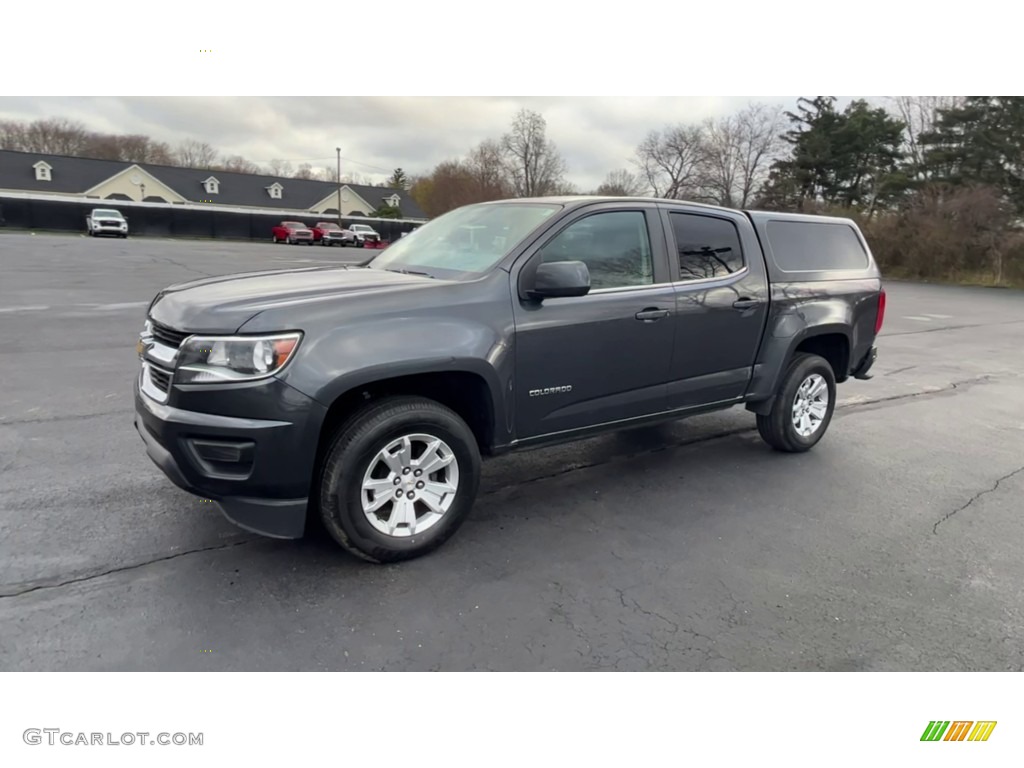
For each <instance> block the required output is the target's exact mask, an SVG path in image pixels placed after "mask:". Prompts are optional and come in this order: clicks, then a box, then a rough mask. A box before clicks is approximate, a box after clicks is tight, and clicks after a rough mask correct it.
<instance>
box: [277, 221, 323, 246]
mask: <svg viewBox="0 0 1024 768" xmlns="http://www.w3.org/2000/svg"><path fill="white" fill-rule="evenodd" d="M271 231H272V232H273V235H274V242H275V243H288V245H292V244H294V243H305V244H306V245H312V244H313V230H311V229H310V228H309V227H307V226H306V225H305V224H303V223H302V222H301V221H282V222H281V223H280V224H278V225H277V226H276V227H274V228H273V229H272V230H271Z"/></svg>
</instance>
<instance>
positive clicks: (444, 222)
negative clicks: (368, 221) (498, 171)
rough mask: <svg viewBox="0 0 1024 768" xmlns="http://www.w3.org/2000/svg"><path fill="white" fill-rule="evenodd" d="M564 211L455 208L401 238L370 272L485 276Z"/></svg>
mask: <svg viewBox="0 0 1024 768" xmlns="http://www.w3.org/2000/svg"><path fill="white" fill-rule="evenodd" d="M560 208H561V206H559V205H551V204H540V203H497V204H493V203H492V204H487V203H484V204H478V205H468V206H465V207H464V208H456V209H455V210H454V211H451V212H450V213H446V214H444V215H443V216H440V217H438V218H436V219H434V220H433V221H431V222H429V223H427V224H424V225H423V226H421V227H419V228H418V229H416V231H414V232H410V233H409V235H408V236H407V237H403V238H399V239H398V240H397V241H396V242H395V243H393V244H392V245H391V246H389V247H388V249H387V250H386V251H384V252H383V253H382V254H381V255H380V256H378V257H377V258H375V259H374V260H373V261H372V262H370V264H369V266H371V267H373V268H374V269H390V270H395V271H400V270H408V271H411V272H426V273H427V274H432V275H436V276H437V277H457V276H460V275H467V274H468V275H478V274H482V273H484V272H486V271H487V270H489V269H491V267H493V266H494V265H495V264H497V263H498V262H499V261H500V260H501V258H502V257H503V256H505V254H507V253H508V252H509V251H511V250H512V248H514V247H515V245H516V244H517V243H518V242H519V241H521V240H522V239H523V238H524V237H526V236H527V235H528V234H530V232H532V231H533V230H535V229H536V228H537V227H538V226H540V224H541V223H542V222H543V221H544V220H546V219H547V218H548V217H550V216H551V215H552V214H553V213H555V212H557V211H558V210H559V209H560Z"/></svg>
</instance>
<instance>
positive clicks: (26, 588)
mask: <svg viewBox="0 0 1024 768" xmlns="http://www.w3.org/2000/svg"><path fill="white" fill-rule="evenodd" d="M260 540H261V539H257V538H253V539H242V540H240V541H230V542H228V543H227V544H216V545H214V546H211V547H199V548H197V549H187V550H185V551H184V552H175V553H174V554H172V555H162V556H160V557H155V558H152V559H150V560H143V561H141V562H138V563H130V564H129V565H120V566H117V567H116V568H107V569H106V570H103V571H94V572H92V573H86V574H82V575H80V576H76V577H74V578H71V579H64V580H63V581H57V580H55V579H54V580H50V581H37V582H27V583H22V584H10V585H6V586H0V600H3V599H5V598H9V597H21V596H22V595H28V594H31V593H32V592H40V591H42V590H47V589H60V588H61V587H67V586H71V585H72V584H82V583H84V582H86V581H93V580H94V579H99V578H102V577H104V576H110V575H112V574H115V573H124V572H125V571H134V570H138V569H139V568H145V567H146V566H147V565H153V564H154V563H163V562H166V561H168V560H177V559H178V558H179V557H185V556H186V555H195V554H198V553H200V552H216V551H218V550H222V549H233V548H234V547H241V546H243V545H245V544H252V543H254V542H257V541H260ZM12 590H13V591H12Z"/></svg>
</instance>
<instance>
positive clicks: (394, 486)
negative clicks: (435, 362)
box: [319, 397, 480, 563]
mask: <svg viewBox="0 0 1024 768" xmlns="http://www.w3.org/2000/svg"><path fill="white" fill-rule="evenodd" d="M320 478H321V479H320V489H319V490H320V498H319V502H320V515H321V518H322V520H323V523H324V526H325V527H326V528H327V531H328V532H329V533H330V534H331V536H332V538H334V540H335V541H337V542H338V543H339V544H340V545H341V546H342V547H344V548H345V549H347V550H348V551H349V552H351V553H353V554H355V555H357V556H358V557H361V558H363V559H364V560H369V561H370V562H374V563H388V562H397V561H399V560H409V559H411V558H414V557H420V556H422V555H425V554H428V553H429V552H432V551H433V550H435V549H437V548H438V547H440V546H441V545H442V544H443V543H444V542H445V541H446V540H447V539H448V538H449V537H450V536H451V535H452V534H454V533H455V531H456V530H457V529H458V528H459V526H460V525H462V523H463V521H464V520H465V519H466V516H467V515H468V514H469V511H470V510H471V509H472V507H473V502H474V500H475V498H476V492H477V488H478V486H479V483H480V450H479V447H478V446H477V442H476V438H475V436H474V435H473V432H472V430H470V428H469V427H468V426H467V425H466V423H465V422H464V421H463V420H462V419H461V418H460V417H459V416H458V414H456V413H455V412H454V411H452V410H451V409H450V408H447V407H445V406H443V405H441V404H440V403H437V402H435V401H433V400H427V399H425V398H419V397H395V398H388V399H385V400H382V401H380V402H379V403H375V404H373V405H370V406H367V407H366V408H365V409H364V410H363V411H362V412H360V413H358V414H357V415H355V416H354V417H353V418H352V419H351V420H350V421H349V422H347V424H345V425H342V427H341V428H340V429H339V431H338V433H337V434H335V436H334V438H333V441H332V444H331V447H330V449H329V450H328V452H327V454H326V457H325V459H324V463H323V469H322V472H321V473H320Z"/></svg>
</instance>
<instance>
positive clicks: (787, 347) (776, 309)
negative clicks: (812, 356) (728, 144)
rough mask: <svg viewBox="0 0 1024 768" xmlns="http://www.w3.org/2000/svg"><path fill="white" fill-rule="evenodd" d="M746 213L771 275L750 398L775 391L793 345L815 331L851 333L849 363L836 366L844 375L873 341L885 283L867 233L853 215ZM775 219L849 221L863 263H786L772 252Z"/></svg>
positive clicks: (795, 346) (819, 221)
mask: <svg viewBox="0 0 1024 768" xmlns="http://www.w3.org/2000/svg"><path fill="white" fill-rule="evenodd" d="M748 215H749V216H750V219H751V221H752V223H753V225H754V231H755V232H756V234H757V236H758V239H759V241H760V243H761V248H762V251H763V252H764V257H765V262H766V264H767V267H768V274H769V278H770V281H771V286H770V295H771V304H770V309H769V314H768V321H767V324H766V328H765V334H764V339H763V340H762V343H761V348H760V350H759V353H758V358H757V363H756V365H755V372H754V378H753V380H752V382H751V386H750V390H749V393H748V399H750V400H757V399H762V398H767V397H771V396H772V394H773V393H774V392H775V389H776V386H777V382H778V379H779V377H780V376H781V374H782V371H783V369H784V367H785V366H786V364H787V362H788V360H789V359H790V357H791V356H792V354H793V351H794V350H795V349H796V348H797V347H798V346H799V345H800V343H801V342H802V341H804V340H805V339H808V338H811V337H813V336H820V335H824V334H841V335H843V336H844V337H845V338H846V339H847V342H848V344H849V357H848V361H847V367H846V370H844V371H837V372H836V373H837V378H839V379H840V380H842V379H845V378H846V376H847V374H848V372H849V370H850V369H852V368H853V367H854V366H855V365H856V364H857V362H858V361H860V360H861V359H862V358H863V357H864V355H865V354H867V352H868V351H869V350H870V348H871V346H872V345H873V344H874V342H875V337H876V334H875V319H876V316H877V312H878V301H879V295H880V292H881V289H882V280H881V273H880V271H879V269H878V266H877V264H876V262H875V260H874V257H873V255H872V254H871V249H870V247H869V246H868V243H867V241H866V240H865V238H864V236H863V234H862V233H861V231H860V229H859V228H858V227H857V225H856V224H855V223H854V222H853V221H851V220H849V219H839V218H833V217H825V216H803V215H793V214H775V213H760V212H758V213H749V214H748ZM772 221H788V222H797V223H799V222H804V223H808V224H837V225H843V226H848V227H850V228H851V229H852V230H853V231H854V232H855V234H856V236H857V240H858V241H859V242H860V245H861V247H862V248H863V250H864V257H865V258H864V263H863V266H861V267H860V268H856V269H813V268H812V269H802V270H787V269H784V268H783V264H784V263H785V259H784V258H780V257H781V256H782V254H776V253H774V252H773V250H772V243H771V240H770V239H769V237H768V231H767V227H768V224H769V223H770V222H772Z"/></svg>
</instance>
